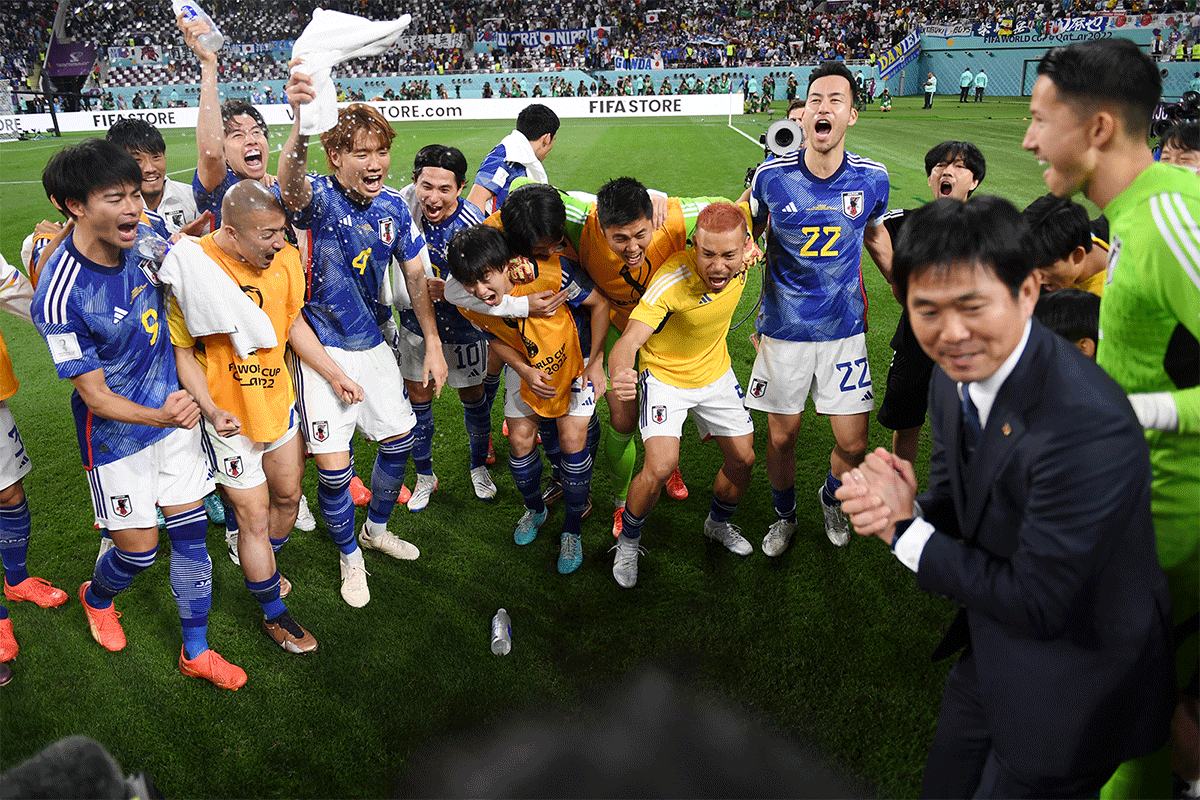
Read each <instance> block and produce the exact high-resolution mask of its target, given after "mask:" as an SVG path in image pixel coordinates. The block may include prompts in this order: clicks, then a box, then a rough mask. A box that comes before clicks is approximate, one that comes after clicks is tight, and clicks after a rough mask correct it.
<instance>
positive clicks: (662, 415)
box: [650, 406, 667, 425]
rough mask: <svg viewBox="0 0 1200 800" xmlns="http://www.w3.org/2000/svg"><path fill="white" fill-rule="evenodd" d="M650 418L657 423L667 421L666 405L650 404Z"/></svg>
mask: <svg viewBox="0 0 1200 800" xmlns="http://www.w3.org/2000/svg"><path fill="white" fill-rule="evenodd" d="M650 419H652V420H654V421H655V422H657V423H659V424H660V425H661V424H662V423H664V422H666V421H667V407H666V406H651V407H650Z"/></svg>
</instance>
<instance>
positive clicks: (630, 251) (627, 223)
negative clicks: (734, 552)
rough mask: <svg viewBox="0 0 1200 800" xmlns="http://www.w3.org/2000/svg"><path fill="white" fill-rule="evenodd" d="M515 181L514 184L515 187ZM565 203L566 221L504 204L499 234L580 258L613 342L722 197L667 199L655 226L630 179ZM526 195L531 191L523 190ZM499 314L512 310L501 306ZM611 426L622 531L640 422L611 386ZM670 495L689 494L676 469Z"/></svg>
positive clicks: (616, 515)
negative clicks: (601, 300) (604, 301)
mask: <svg viewBox="0 0 1200 800" xmlns="http://www.w3.org/2000/svg"><path fill="white" fill-rule="evenodd" d="M520 184H521V182H520V181H518V182H517V183H516V185H518V186H519V185H520ZM559 195H560V196H561V197H562V200H563V202H564V203H565V205H566V212H567V213H566V224H565V226H563V227H561V228H559V227H557V226H555V225H554V224H552V221H551V219H550V218H549V217H547V216H546V214H545V210H544V209H541V208H538V207H536V206H534V205H532V204H530V203H528V202H525V203H521V204H513V206H512V207H511V208H509V205H508V204H507V203H506V204H505V207H504V209H502V212H501V213H502V214H504V215H505V217H504V218H505V220H506V221H505V223H504V231H505V236H507V237H508V239H509V242H510V243H512V245H513V250H514V251H515V252H517V253H518V254H520V255H522V256H525V257H526V258H537V257H543V256H548V255H551V254H553V253H555V252H558V249H559V248H567V247H569V248H570V250H569V251H568V252H569V253H570V252H573V253H574V254H577V255H578V256H579V263H580V264H581V265H582V266H583V268H584V269H585V270H586V271H587V273H588V276H589V277H591V279H592V281H593V282H594V283H595V285H596V288H597V289H599V290H600V292H601V293H602V294H604V296H605V297H606V298H608V301H609V304H610V306H611V311H610V313H609V317H610V319H611V321H612V326H611V328H610V331H609V341H610V342H613V343H615V341H616V339H617V337H619V336H620V335H621V333H623V332H624V331H625V325H626V323H627V322H628V320H629V312H631V311H632V310H633V308H634V307H635V306H636V305H637V302H638V300H639V299H640V298H641V296H642V295H643V294H645V292H646V286H647V285H648V284H649V282H650V279H651V278H653V277H654V273H655V271H657V270H658V268H659V267H660V266H662V264H663V263H664V262H665V261H666V260H667V259H668V258H669V257H670V256H672V255H674V254H675V253H677V252H679V251H681V250H683V249H685V248H686V247H687V242H688V240H689V239H690V238H691V236H692V234H693V233H694V232H695V229H696V217H697V215H698V214H699V213H700V211H701V209H703V208H704V206H706V205H708V203H710V202H715V201H717V200H725V198H723V197H698V198H668V200H667V214H666V221H665V222H664V223H663V224H662V225H661V226H656V225H655V224H654V203H653V201H652V200H651V196H650V193H649V192H648V191H647V190H646V187H645V186H643V185H642V184H641V183H639V182H638V181H637V180H635V179H633V178H617V179H615V180H611V181H609V182H608V183H606V184H605V185H604V186H602V187H601V188H600V191H599V192H598V193H597V194H596V196H595V200H594V202H593V201H591V199H590V198H589V197H587V196H586V195H582V194H580V193H575V192H572V193H567V192H563V191H561V190H560V191H559ZM526 197H527V198H529V199H530V200H532V199H534V198H535V196H534V195H527V196H526ZM503 313H516V312H512V311H509V310H507V309H505V310H504V312H503ZM605 401H606V402H607V403H608V408H609V425H610V427H609V428H608V430H607V431H605V433H604V456H605V461H606V463H607V466H608V470H609V473H610V474H611V476H612V483H613V488H614V492H615V498H614V501H615V509H614V511H613V535H614V536H616V535H617V534H619V533H620V532H621V524H622V522H621V514H622V511H623V510H624V508H625V498H626V493H627V491H628V489H629V481H630V480H632V478H633V468H634V464H635V462H636V459H637V450H636V448H635V447H634V444H633V433H634V430H635V428H636V425H637V402H636V401H623V400H621V399H619V398H618V397H617V396H616V395H615V394H613V393H612V392H611V391H610V392H608V393H607V394H606V395H605ZM667 493H668V494H669V495H670V496H671V497H672V498H674V499H676V500H682V499H684V498H686V497H687V486H686V485H685V484H684V482H683V478H682V476H681V475H679V474H678V470H677V471H676V473H675V474H673V475H672V476H671V478H670V479H669V480H668V481H667Z"/></svg>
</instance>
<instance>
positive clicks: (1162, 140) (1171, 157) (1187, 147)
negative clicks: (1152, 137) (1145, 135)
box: [1158, 120, 1200, 173]
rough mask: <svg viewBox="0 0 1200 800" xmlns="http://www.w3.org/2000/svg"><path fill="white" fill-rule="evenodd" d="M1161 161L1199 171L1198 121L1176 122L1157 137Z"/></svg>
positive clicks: (1199, 131)
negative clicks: (1160, 149) (1160, 150)
mask: <svg viewBox="0 0 1200 800" xmlns="http://www.w3.org/2000/svg"><path fill="white" fill-rule="evenodd" d="M1158 144H1159V147H1161V148H1162V158H1161V161H1162V163H1164V164H1174V165H1175V166H1177V167H1187V168H1188V169H1190V170H1191V171H1192V172H1196V173H1200V122H1196V121H1195V120H1190V121H1186V122H1176V123H1175V124H1174V125H1172V126H1171V127H1169V128H1167V130H1166V131H1164V132H1163V135H1162V136H1160V137H1159V139H1158Z"/></svg>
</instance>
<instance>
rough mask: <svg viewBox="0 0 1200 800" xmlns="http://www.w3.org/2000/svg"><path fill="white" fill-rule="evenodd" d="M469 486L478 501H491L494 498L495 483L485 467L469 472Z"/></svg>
mask: <svg viewBox="0 0 1200 800" xmlns="http://www.w3.org/2000/svg"><path fill="white" fill-rule="evenodd" d="M471 486H473V487H474V489H475V496H476V497H478V498H479V499H480V500H491V499H492V498H494V497H495V496H496V482H495V481H493V480H492V473H490V472H488V468H487V467H476V468H475V469H473V470H471Z"/></svg>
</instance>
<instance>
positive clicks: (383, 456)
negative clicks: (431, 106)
mask: <svg viewBox="0 0 1200 800" xmlns="http://www.w3.org/2000/svg"><path fill="white" fill-rule="evenodd" d="M286 91H287V97H288V102H289V103H290V104H291V106H292V110H293V113H294V115H295V122H294V123H293V125H292V130H291V133H290V134H289V135H288V140H287V142H286V143H285V145H284V150H283V153H284V157H283V158H281V159H280V171H279V185H280V189H281V192H282V196H283V201H284V204H285V207H286V208H287V209H288V210H289V211H291V212H292V213H293V214H294V215H295V216H294V221H295V222H296V224H297V225H299V226H300V227H302V228H304V229H306V230H308V231H310V232H311V234H312V237H313V246H312V275H311V278H310V279H309V296H308V300H307V304H306V305H305V307H304V314H305V317H306V319H307V321H308V322H309V324H311V325H312V328H313V330H314V331H315V332H316V334H317V338H318V339H319V340H320V342H321V344H323V345H324V346H325V349H326V350H327V351H328V352H329V355H330V356H331V357H332V358H333V360H334V361H335V362H336V363H337V365H338V366H339V367H340V368H341V369H342V370H343V371H344V372H345V373H346V375H348V376H349V377H350V379H351V380H353V381H355V382H356V383H358V384H359V385H361V386H362V389H363V402H361V403H357V404H355V405H353V406H351V405H347V404H346V403H345V402H344V400H343V398H342V397H340V396H339V395H338V394H337V392H336V391H335V387H334V386H333V385H332V384H331V383H330V382H329V380H328V378H326V377H325V376H323V375H321V374H320V373H319V372H318V371H316V370H314V369H312V368H311V367H310V366H308V365H307V364H305V363H303V361H301V362H300V363H298V364H296V363H294V364H293V367H294V369H293V379H294V380H296V381H297V383H298V385H299V390H298V391H297V395H298V396H299V405H300V417H301V421H302V423H303V430H304V436H305V438H306V439H307V441H308V449H309V452H311V453H312V454H313V458H314V460H315V461H316V462H317V472H318V481H319V486H320V490H319V505H320V507H321V513H322V515H323V516H324V517H325V524H326V527H328V528H329V533H330V536H332V537H333V541H334V542H335V543H336V544H337V545H338V548H339V550H340V551H341V561H340V565H341V573H342V598H343V599H345V600H346V602H347V603H349V604H350V605H352V606H354V607H356V608H360V607H362V606H364V605H366V604H367V602H368V601H369V600H370V599H371V595H370V591H369V589H368V588H367V577H366V576H367V573H366V568H365V566H364V561H363V555H362V550H361V549H360V547H359V545H360V544H361V545H362V546H363V547H366V548H368V549H374V550H379V551H381V552H383V553H386V554H387V555H390V556H392V557H393V558H400V559H415V558H417V556H418V555H419V551H418V550H417V548H416V547H414V546H413V545H412V544H410V543H409V542H406V541H404V540H403V539H400V538H399V537H397V536H396V535H395V534H393V533H391V532H390V531H388V530H387V527H386V525H387V520H388V518H389V517H390V516H391V513H392V510H393V508H394V507H395V505H396V498H397V497H398V495H399V493H400V487H401V486H402V485H403V484H404V468H405V464H406V462H407V461H408V456H409V454H410V453H411V451H412V445H413V436H412V429H413V428H414V427H415V426H416V417H415V416H414V415H413V412H412V406H411V405H410V404H409V402H408V398H406V397H405V396H404V384H403V382H402V381H401V378H400V370H399V368H398V367H397V365H396V359H395V356H394V355H393V354H392V351H391V349H390V348H389V347H388V345H387V343H386V342H384V339H383V334H382V333H381V332H380V326H381V325H383V324H384V323H385V322H387V321H388V320H389V319H391V316H392V310H391V306H390V305H388V304H386V303H384V302H381V301H380V290H381V289H382V288H383V287H384V285H385V280H386V276H387V270H388V268H389V262H390V261H391V259H392V258H393V257H394V258H396V260H397V261H399V262H400V263H401V264H403V265H404V274H405V279H406V282H407V287H408V293H409V297H410V298H411V300H412V305H413V310H414V312H415V313H416V316H417V320H418V321H419V323H420V327H421V332H422V333H423V334H424V336H425V347H426V353H425V361H424V364H423V366H422V372H421V375H422V382H423V383H424V382H425V381H426V380H432V381H433V382H434V390H435V393H440V391H441V387H442V384H444V383H445V381H446V359H445V358H444V357H443V356H442V343H441V339H440V337H439V336H438V331H437V323H436V322H435V321H434V316H433V305H432V303H431V302H430V298H429V288H428V285H427V284H426V280H425V268H424V262H425V261H426V260H428V254H427V252H426V248H425V240H424V239H423V238H422V236H421V232H420V231H419V230H418V229H417V227H416V225H415V223H414V222H413V219H412V216H411V214H410V213H409V210H408V206H407V204H406V203H405V202H404V200H403V199H402V198H401V197H400V194H399V193H398V192H396V191H394V190H392V189H389V188H387V187H386V186H385V185H384V180H385V179H386V178H387V174H388V169H389V167H390V166H391V160H392V157H391V146H392V139H393V138H394V137H395V135H396V133H395V131H394V130H393V129H392V126H391V125H389V124H388V122H387V120H386V119H384V118H383V115H382V114H380V113H379V112H378V111H376V110H375V109H373V108H371V107H370V106H366V105H362V104H355V105H352V106H349V107H348V108H343V109H341V110H340V111H339V112H338V122H337V125H335V126H334V127H333V128H332V129H330V130H328V131H326V132H325V133H323V134H322V135H321V144H322V145H323V146H324V148H325V159H326V161H327V162H328V164H329V167H330V169H331V170H332V174H330V175H322V176H315V177H312V178H309V177H306V176H305V174H304V172H305V168H306V166H307V164H308V136H305V135H301V134H300V115H301V113H303V110H302V104H304V103H308V102H311V101H312V100H313V98H314V97H315V93H314V91H313V88H312V81H311V79H310V78H309V77H308V76H307V75H306V74H304V73H303V72H295V73H293V74H292V76H291V78H290V79H289V80H288V84H287V89H286ZM356 428H357V429H358V430H360V431H361V432H362V433H363V435H364V436H366V437H368V438H370V439H372V440H374V441H377V442H379V452H378V455H377V457H376V460H375V467H374V470H373V471H372V473H371V503H370V505H369V506H368V509H367V521H366V523H365V524H364V525H363V528H362V530H361V532H360V533H359V535H358V540H357V543H356V541H355V537H354V504H353V503H352V501H351V498H350V491H349V484H350V475H351V469H350V453H349V450H348V447H349V445H350V437H351V435H352V434H353V432H354V430H355V429H356Z"/></svg>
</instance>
